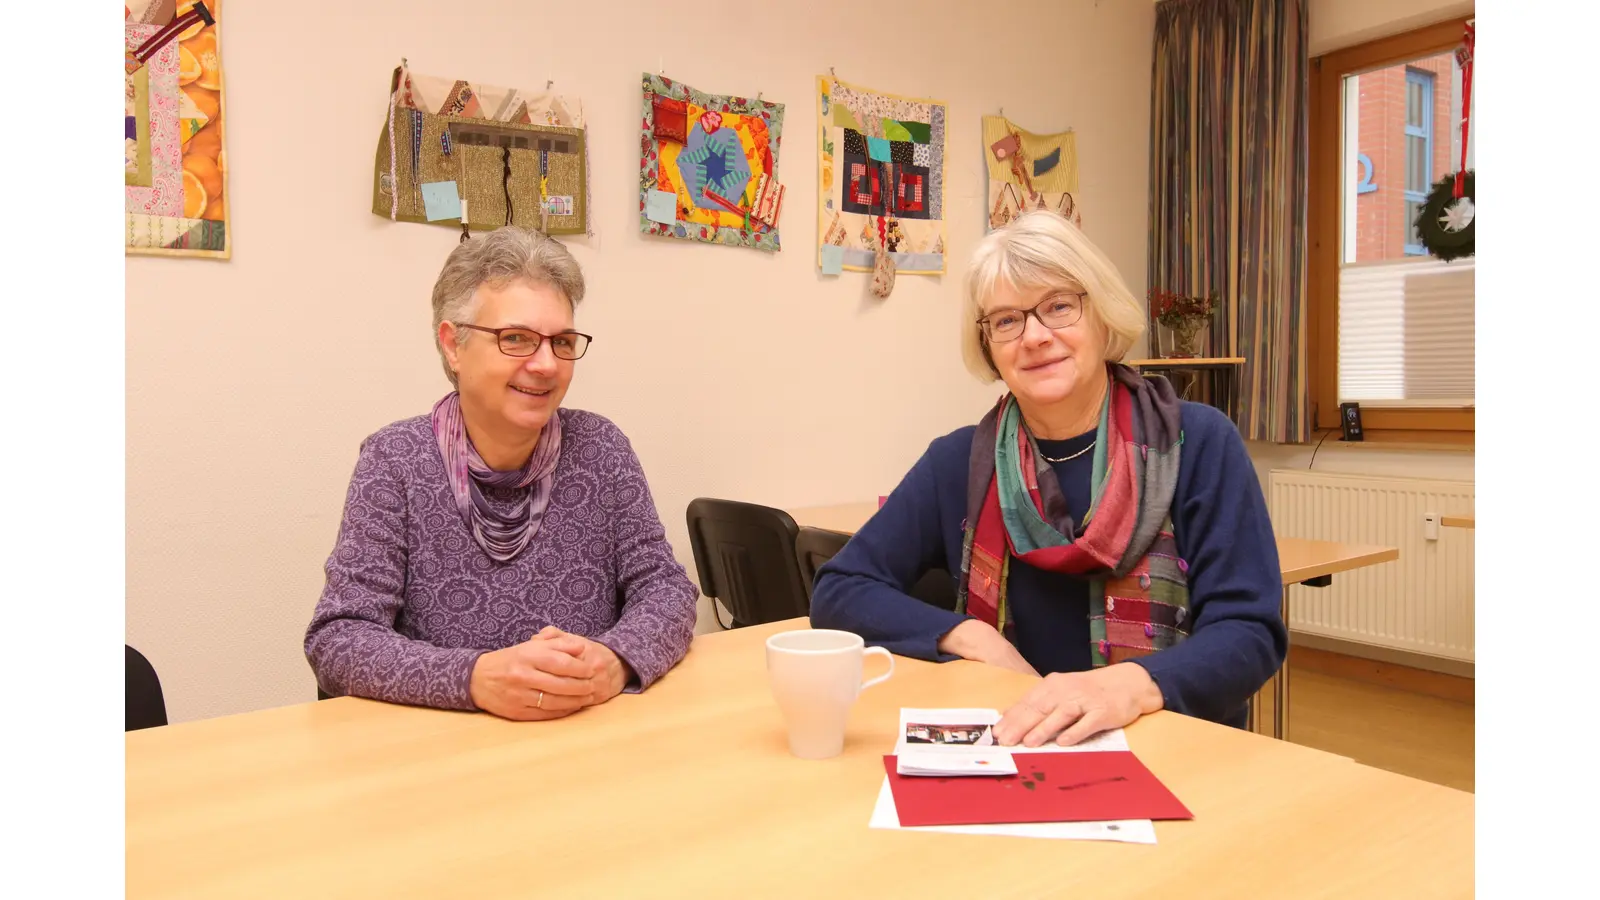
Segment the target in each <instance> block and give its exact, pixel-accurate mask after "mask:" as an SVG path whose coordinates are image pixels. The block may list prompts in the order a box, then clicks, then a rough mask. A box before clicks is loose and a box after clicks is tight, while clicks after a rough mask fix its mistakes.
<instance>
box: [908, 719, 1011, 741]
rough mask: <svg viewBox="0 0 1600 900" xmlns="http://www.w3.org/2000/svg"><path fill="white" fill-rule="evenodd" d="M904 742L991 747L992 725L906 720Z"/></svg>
mask: <svg viewBox="0 0 1600 900" xmlns="http://www.w3.org/2000/svg"><path fill="white" fill-rule="evenodd" d="M906 743H908V744H943V745H946V746H948V745H961V746H966V747H992V746H994V726H992V725H924V724H921V723H918V722H907V723H906Z"/></svg>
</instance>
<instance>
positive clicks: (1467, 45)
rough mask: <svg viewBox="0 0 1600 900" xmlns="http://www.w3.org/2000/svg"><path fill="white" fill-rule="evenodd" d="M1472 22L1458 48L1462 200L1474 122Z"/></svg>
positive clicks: (1458, 178) (1459, 186)
mask: <svg viewBox="0 0 1600 900" xmlns="http://www.w3.org/2000/svg"><path fill="white" fill-rule="evenodd" d="M1472 44H1473V28H1472V23H1471V22H1468V23H1467V33H1466V35H1465V36H1464V37H1463V38H1462V39H1461V46H1460V47H1457V48H1456V65H1458V66H1460V67H1461V167H1460V168H1458V169H1456V188H1455V197H1456V199H1457V200H1460V199H1461V197H1462V195H1463V194H1465V193H1466V189H1467V127H1468V126H1469V125H1470V124H1471V123H1472Z"/></svg>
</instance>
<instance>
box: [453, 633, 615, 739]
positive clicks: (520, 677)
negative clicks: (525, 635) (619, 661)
mask: <svg viewBox="0 0 1600 900" xmlns="http://www.w3.org/2000/svg"><path fill="white" fill-rule="evenodd" d="M582 655H583V639H582V638H580V637H577V636H576V635H570V634H561V635H559V636H555V637H549V636H546V635H545V633H544V632H541V633H540V634H538V635H535V636H534V638H533V639H532V640H529V641H524V642H522V643H520V644H515V645H513V646H510V647H507V648H505V649H504V650H494V651H491V652H489V653H485V654H483V655H482V656H480V657H478V661H477V663H476V664H475V665H474V666H473V667H472V702H473V703H474V704H475V705H476V706H477V707H478V708H479V709H481V710H483V711H484V712H487V713H493V714H495V715H497V716H500V717H501V718H504V719H516V720H518V721H529V722H532V721H539V720H542V719H559V718H561V717H562V716H565V715H569V714H571V713H573V712H576V711H577V710H579V709H582V708H583V707H585V706H588V705H589V703H590V700H591V694H592V693H593V684H592V683H591V681H590V679H591V678H593V677H594V675H595V674H596V672H597V664H596V663H594V662H592V661H588V660H585V659H583V658H582Z"/></svg>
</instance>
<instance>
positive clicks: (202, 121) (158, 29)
mask: <svg viewBox="0 0 1600 900" xmlns="http://www.w3.org/2000/svg"><path fill="white" fill-rule="evenodd" d="M204 6H205V12H204V14H200V13H198V12H197V10H196V9H195V7H196V2H195V0H124V4H123V37H124V50H125V53H124V57H125V62H126V65H125V66H124V71H125V75H126V83H125V85H124V91H123V132H122V165H123V171H124V176H125V182H124V184H125V187H124V189H123V196H124V201H125V210H126V223H125V228H124V231H125V235H124V240H123V244H124V250H125V252H126V253H128V254H131V255H159V256H199V257H211V258H216V259H227V258H228V257H229V255H230V254H231V253H232V243H231V241H230V240H229V238H230V235H229V231H228V213H227V208H228V207H227V198H226V196H225V193H226V191H225V185H226V182H227V178H226V174H227V156H226V154H225V153H224V152H223V149H222V105H223V104H222V60H221V55H220V50H219V47H218V43H217V41H218V38H217V29H218V27H219V24H220V23H219V20H220V19H221V12H220V9H219V7H220V6H221V0H204ZM207 18H209V19H211V23H210V24H208V23H207V22H206V21H205V19H207Z"/></svg>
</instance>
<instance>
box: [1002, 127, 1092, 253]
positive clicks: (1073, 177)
mask: <svg viewBox="0 0 1600 900" xmlns="http://www.w3.org/2000/svg"><path fill="white" fill-rule="evenodd" d="M1077 146H1078V145H1077V140H1076V138H1074V136H1073V133H1072V132H1070V131H1063V132H1061V133H1060V134H1031V133H1029V132H1026V131H1023V130H1022V129H1020V128H1018V127H1017V126H1016V125H1015V124H1013V123H1012V122H1010V121H1009V120H1007V119H1005V118H1003V117H1001V116H984V117H983V156H984V159H985V160H986V161H987V163H988V169H989V228H990V229H995V228H999V227H1000V226H1002V225H1004V224H1006V223H1007V222H1010V221H1011V220H1012V219H1015V218H1016V217H1017V216H1019V215H1021V214H1022V213H1024V212H1030V211H1032V210H1036V209H1049V210H1054V211H1055V212H1058V213H1060V214H1062V215H1063V216H1066V217H1067V220H1068V221H1070V222H1072V224H1074V225H1077V226H1078V227H1079V228H1082V227H1083V213H1082V211H1081V210H1079V209H1078V203H1077V200H1076V198H1075V195H1076V194H1077V193H1078V149H1077Z"/></svg>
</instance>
